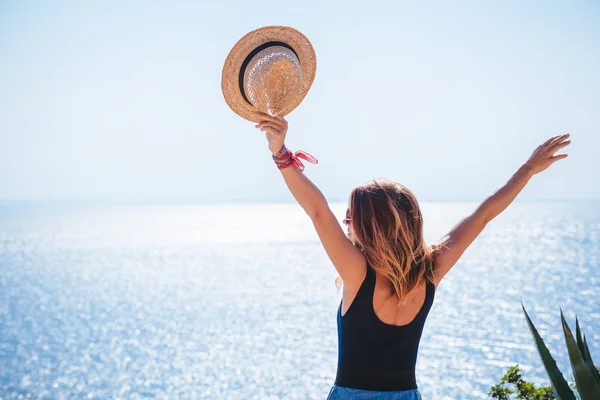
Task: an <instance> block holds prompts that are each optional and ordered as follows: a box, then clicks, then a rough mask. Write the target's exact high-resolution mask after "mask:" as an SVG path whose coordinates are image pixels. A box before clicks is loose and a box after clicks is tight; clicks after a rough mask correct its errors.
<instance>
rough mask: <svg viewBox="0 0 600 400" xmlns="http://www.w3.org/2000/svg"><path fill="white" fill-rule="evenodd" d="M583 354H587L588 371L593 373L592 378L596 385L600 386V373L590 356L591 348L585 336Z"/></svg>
mask: <svg viewBox="0 0 600 400" xmlns="http://www.w3.org/2000/svg"><path fill="white" fill-rule="evenodd" d="M583 352H584V354H585V364H586V365H587V366H588V369H589V370H590V372H591V373H592V376H593V377H594V380H595V381H596V383H598V385H600V373H599V372H598V369H596V365H595V364H594V360H592V355H591V354H590V348H589V347H588V344H587V340H586V339H585V335H583Z"/></svg>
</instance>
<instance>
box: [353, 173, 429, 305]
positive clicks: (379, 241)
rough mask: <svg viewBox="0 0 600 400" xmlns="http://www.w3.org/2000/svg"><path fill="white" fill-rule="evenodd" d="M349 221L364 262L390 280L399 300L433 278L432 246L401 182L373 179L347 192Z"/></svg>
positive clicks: (414, 201)
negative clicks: (349, 192)
mask: <svg viewBox="0 0 600 400" xmlns="http://www.w3.org/2000/svg"><path fill="white" fill-rule="evenodd" d="M349 217H350V218H349V219H350V221H349V223H351V224H352V230H353V232H354V237H355V241H356V244H357V245H358V247H359V248H360V249H361V251H362V252H363V254H364V255H365V258H366V259H367V265H368V266H370V267H371V268H372V269H373V270H375V271H376V272H379V273H380V274H381V275H383V276H385V277H386V278H388V279H389V280H390V282H391V283H392V285H393V287H394V292H395V294H396V295H397V296H398V298H399V300H400V302H401V303H403V304H406V301H407V300H408V298H409V297H410V295H411V294H412V292H413V291H414V290H415V289H416V288H417V287H418V286H419V285H420V284H421V283H422V282H423V280H424V279H428V280H430V281H433V280H434V276H435V261H434V254H435V251H436V248H435V247H434V246H427V245H426V244H425V240H424V238H423V216H422V214H421V209H420V208H419V204H418V202H417V199H416V198H415V196H414V194H413V193H412V192H411V191H410V190H409V189H407V188H406V187H405V186H403V185H401V184H399V183H396V182H392V181H388V180H385V179H376V180H373V181H371V182H369V183H367V184H365V185H361V186H358V187H356V188H354V189H353V190H352V193H351V194H350V207H349Z"/></svg>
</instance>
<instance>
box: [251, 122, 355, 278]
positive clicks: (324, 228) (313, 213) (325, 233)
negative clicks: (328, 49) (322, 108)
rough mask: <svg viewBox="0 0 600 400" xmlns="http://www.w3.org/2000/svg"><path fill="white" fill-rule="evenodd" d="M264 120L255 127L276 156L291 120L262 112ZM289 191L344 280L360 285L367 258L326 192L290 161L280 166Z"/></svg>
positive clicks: (282, 144) (282, 145)
mask: <svg viewBox="0 0 600 400" xmlns="http://www.w3.org/2000/svg"><path fill="white" fill-rule="evenodd" d="M263 118H264V120H263V121H262V122H260V123H259V124H258V125H256V127H257V128H258V129H260V130H261V131H264V132H265V133H266V136H267V140H268V142H269V150H270V151H271V153H272V154H273V155H274V156H276V155H278V154H279V153H280V151H281V150H282V148H283V147H284V143H285V136H286V134H287V129H288V123H287V121H286V120H285V119H284V118H281V117H271V116H269V115H267V114H264V115H263ZM280 171H281V174H282V175H283V178H284V180H285V183H286V185H287V187H288V188H289V189H290V192H291V193H292V195H293V196H294V198H295V199H296V201H297V202H298V204H300V206H301V207H302V208H303V209H304V211H305V212H306V213H307V214H308V215H309V217H310V219H311V220H312V222H313V225H314V227H315V230H316V231H317V234H318V235H319V239H320V240H321V243H322V244H323V247H324V248H325V252H326V253H327V255H328V256H329V259H330V260H331V262H332V263H333V265H334V267H335V268H336V270H337V271H338V273H339V274H340V277H341V278H342V280H343V281H344V285H345V286H346V287H348V286H356V285H360V283H361V282H362V280H363V279H364V277H365V274H366V265H367V264H366V260H365V257H364V255H363V254H362V253H361V251H360V250H359V249H358V248H356V247H355V246H354V244H353V243H352V242H351V241H350V240H349V239H348V238H347V237H346V234H345V233H344V231H343V229H342V227H341V226H340V224H339V222H338V220H337V218H335V216H334V214H333V212H331V209H330V208H329V205H328V204H327V200H326V199H325V196H323V193H322V192H321V191H320V190H319V188H317V187H316V186H315V185H314V184H313V183H312V182H311V181H310V179H308V178H307V177H306V176H305V175H304V174H303V173H302V171H300V169H299V168H298V167H297V166H296V164H295V163H293V162H292V163H291V164H290V165H289V166H288V167H287V168H281V169H280Z"/></svg>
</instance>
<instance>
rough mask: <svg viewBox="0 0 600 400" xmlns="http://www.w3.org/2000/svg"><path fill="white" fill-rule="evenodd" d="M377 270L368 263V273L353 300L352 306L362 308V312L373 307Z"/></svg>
mask: <svg viewBox="0 0 600 400" xmlns="http://www.w3.org/2000/svg"><path fill="white" fill-rule="evenodd" d="M375 279H376V278H375V271H373V269H372V268H371V267H369V266H368V265H367V273H366V274H365V279H364V280H363V282H362V284H361V285H360V288H359V289H358V293H356V297H355V298H354V301H353V302H352V305H351V308H360V309H361V310H362V312H364V311H369V310H371V309H372V304H373V294H374V293H375Z"/></svg>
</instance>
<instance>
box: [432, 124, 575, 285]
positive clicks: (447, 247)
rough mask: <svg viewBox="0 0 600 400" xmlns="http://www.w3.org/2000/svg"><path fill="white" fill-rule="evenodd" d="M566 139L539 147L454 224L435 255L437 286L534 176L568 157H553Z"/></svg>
mask: <svg viewBox="0 0 600 400" xmlns="http://www.w3.org/2000/svg"><path fill="white" fill-rule="evenodd" d="M569 136H570V135H569V134H568V133H567V134H565V135H560V136H555V137H553V138H550V139H548V140H547V141H546V142H545V143H543V144H542V145H540V146H539V147H538V148H537V149H536V150H535V151H534V152H533V154H532V155H531V157H530V158H529V160H528V161H527V162H526V163H525V164H523V166H521V168H519V169H518V170H517V172H516V173H515V174H514V175H513V176H512V178H511V179H510V180H509V181H508V182H507V183H506V184H505V185H504V186H503V187H502V188H500V189H499V190H498V191H497V192H496V193H494V194H493V195H492V196H490V197H488V198H487V199H486V200H485V201H484V202H483V203H481V204H480V205H479V207H477V209H476V210H475V211H474V212H473V213H472V214H471V215H469V216H468V217H466V218H464V219H463V220H461V221H460V222H459V223H458V224H456V226H454V227H453V228H452V229H451V230H450V232H448V234H447V235H446V236H444V237H443V238H442V239H441V240H440V242H439V243H438V246H439V249H438V250H437V256H436V275H437V276H436V280H437V282H435V283H436V285H437V284H439V282H440V281H441V279H442V278H443V277H444V275H446V274H447V273H448V271H450V269H451V268H452V267H453V266H454V264H455V263H456V262H457V261H458V259H459V258H460V257H461V255H462V254H463V253H464V251H465V250H466V249H467V248H468V247H469V245H471V243H472V242H473V241H474V240H475V238H477V236H479V234H480V233H481V232H482V231H483V229H484V228H485V226H486V225H487V224H488V222H490V221H491V220H493V219H494V218H496V217H497V216H498V214H500V213H501V212H502V211H504V210H505V209H506V207H508V205H509V204H510V203H512V201H513V200H514V199H515V198H516V197H517V195H518V194H519V193H520V192H521V190H523V188H524V187H525V185H527V183H528V182H529V180H530V179H531V178H532V177H533V176H534V175H535V174H538V173H540V172H542V171H544V170H545V169H546V168H548V167H549V166H550V165H552V164H553V163H554V162H556V161H558V160H560V159H563V158H565V157H567V154H561V155H555V153H556V152H557V151H559V150H560V149H562V148H564V147H565V146H568V145H569V143H571V141H570V140H568V138H569Z"/></svg>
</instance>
